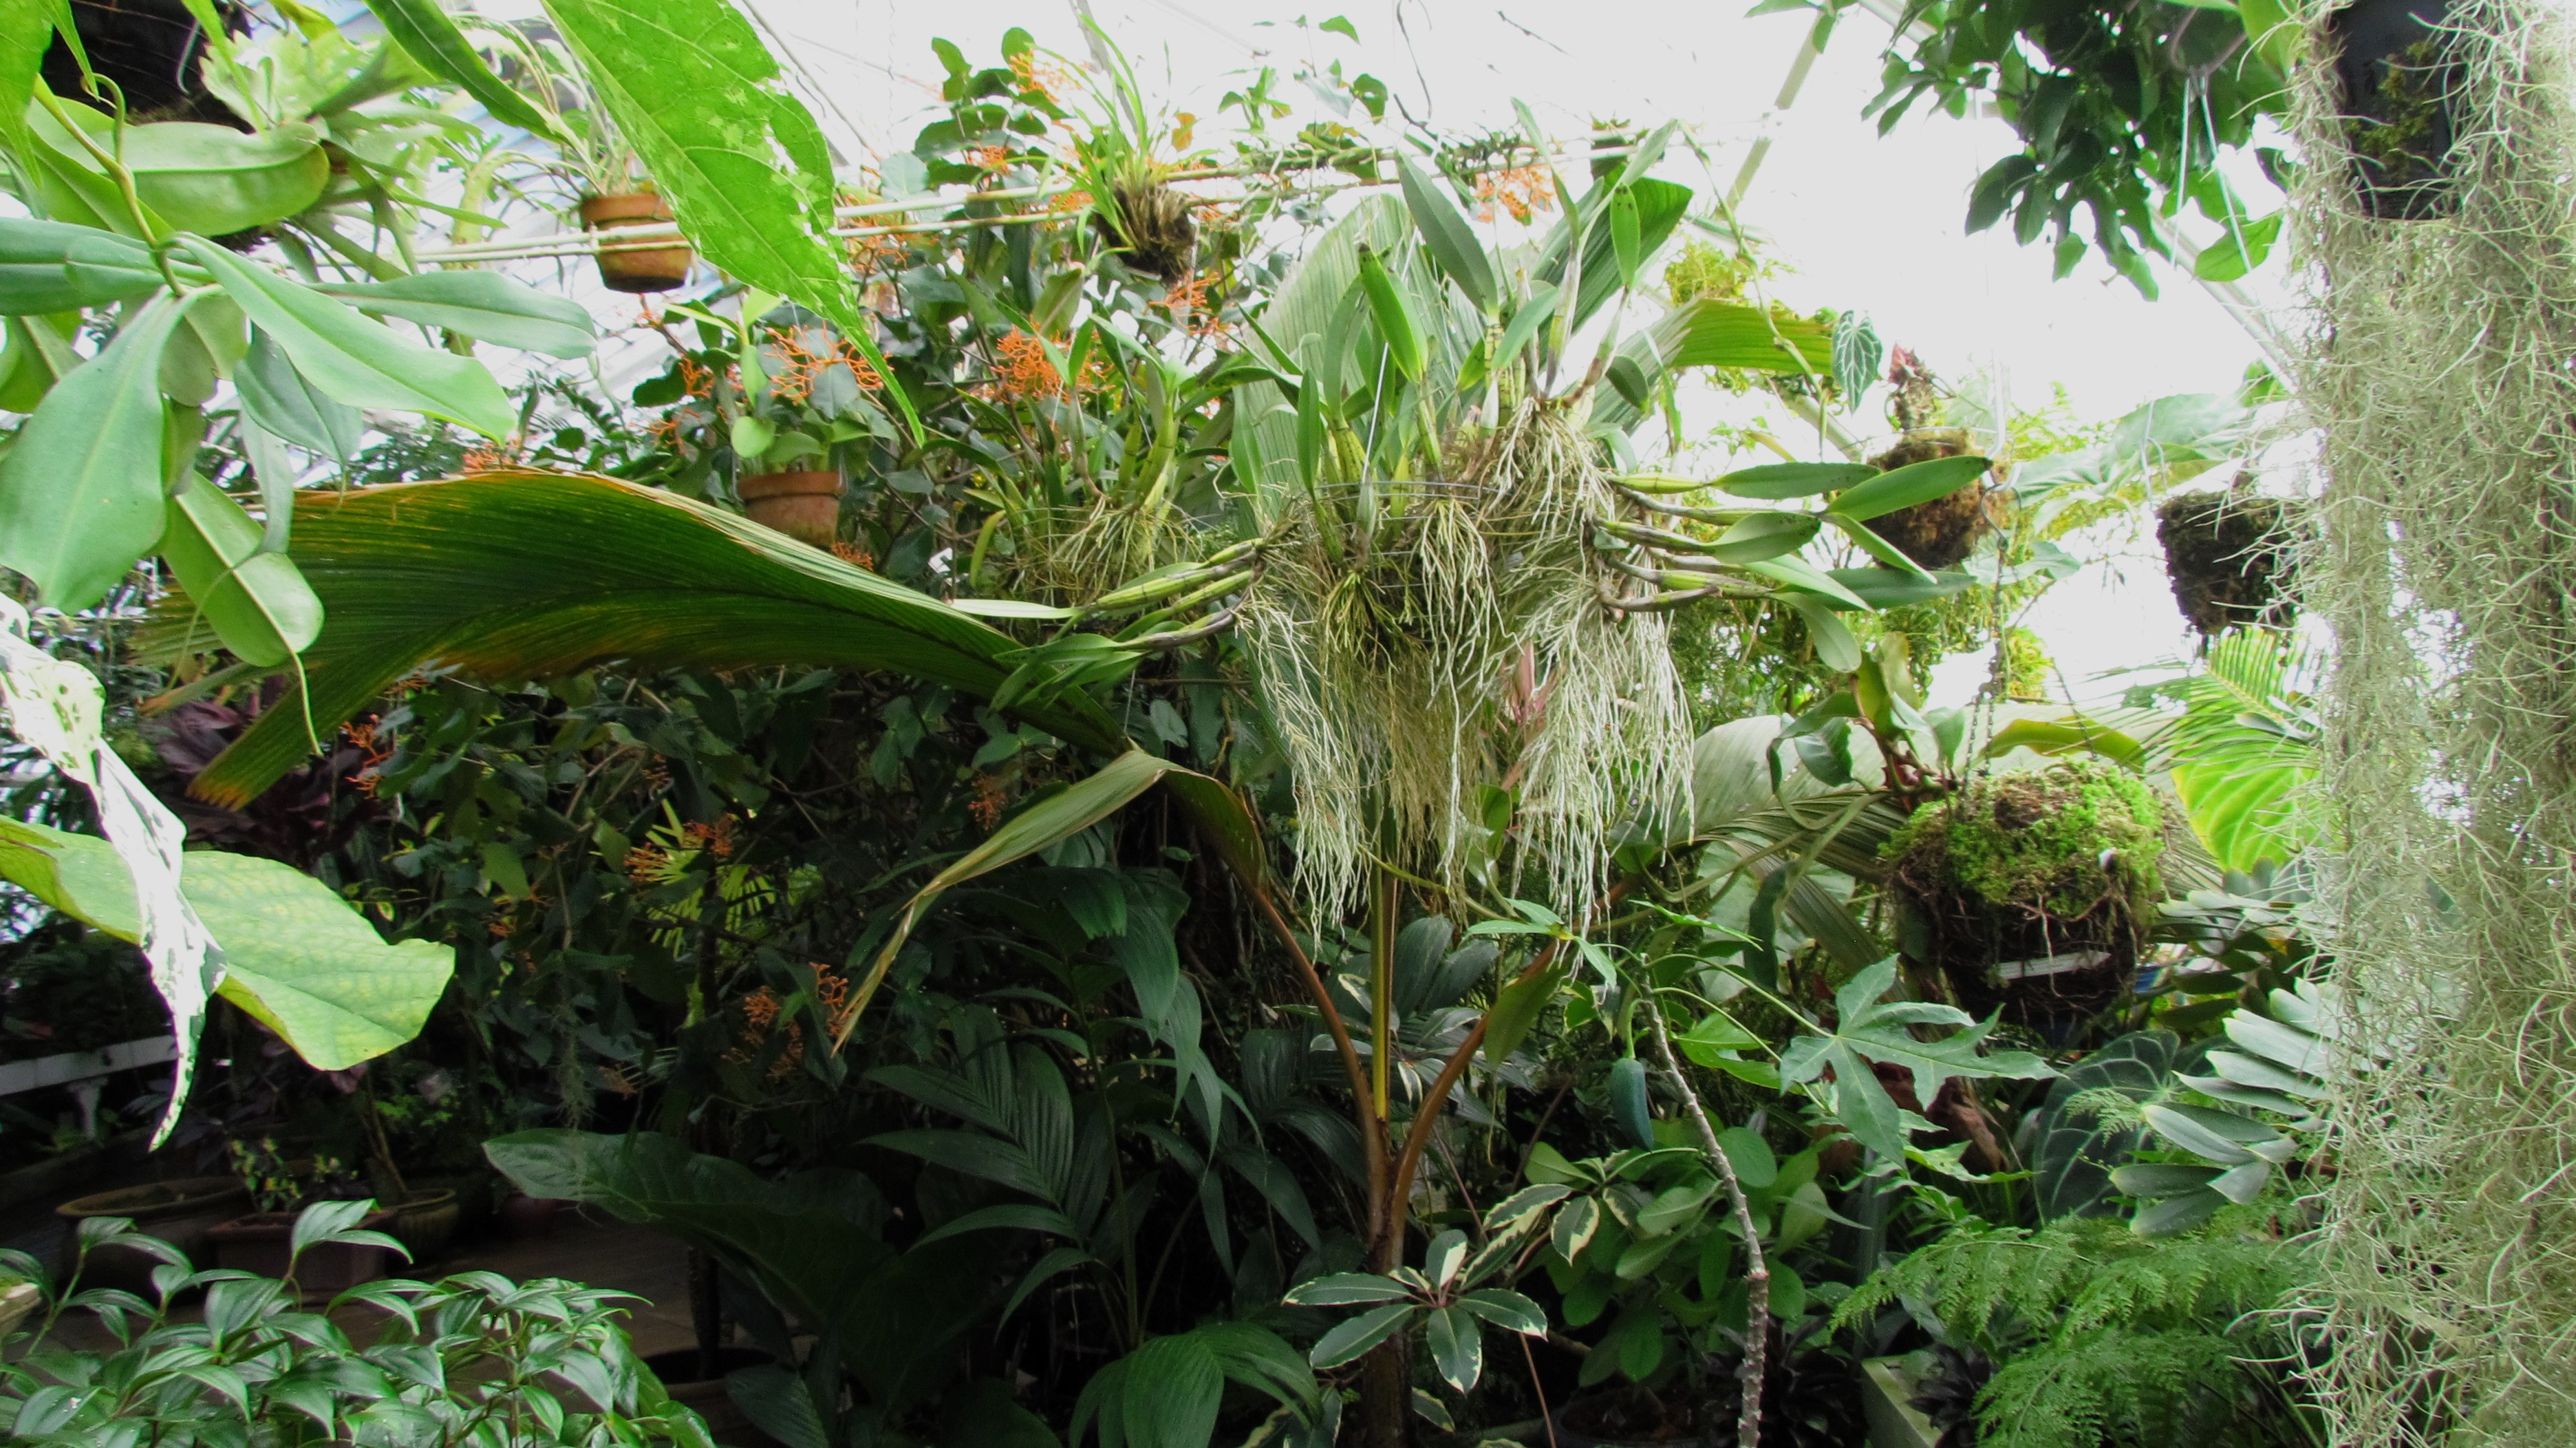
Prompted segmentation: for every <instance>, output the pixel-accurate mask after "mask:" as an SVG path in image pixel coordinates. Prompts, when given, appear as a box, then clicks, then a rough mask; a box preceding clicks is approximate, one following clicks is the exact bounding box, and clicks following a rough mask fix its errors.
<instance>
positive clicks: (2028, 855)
mask: <svg viewBox="0 0 2576 1448" xmlns="http://www.w3.org/2000/svg"><path fill="white" fill-rule="evenodd" d="M2163 853H2164V811H2163V808H2162V807H2161V806H2160V805H2159V804H2158V803H2157V801H2156V797H2155V794H2154V792H2153V791H2152V790H2150V789H2149V788H2148V787H2147V785H2146V784H2145V783H2144V782H2143V781H2141V780H2140V779H2138V778H2137V777H2136V776H2135V775H2132V774H2130V773H2128V772H2127V771H2126V770H2123V769H2121V768H2119V767H2118V766H2116V765H2112V764H2108V763H2104V762H2102V761H2099V760H2091V759H2085V760H2075V761H2070V762H2066V763H2061V764H2056V765H2052V766H2050V767H2049V768H2047V769H2043V770H2036V771H2029V772H2021V773H2012V774H1990V775H1983V776H1980V777H1977V778H1975V779H1972V780H1970V781H1968V782H1967V783H1966V784H1965V785H1963V786H1961V787H1960V789H1959V790H1958V791H1957V792H1956V793H1954V794H1952V795H1949V796H1948V797H1946V798H1943V799H1937V800H1934V801H1932V802H1930V803H1928V804H1926V805H1924V806H1923V807H1921V808H1920V809H1918V810H1916V811H1915V812H1914V816H1913V818H1911V819H1909V820H1907V821H1906V823H1905V826H1904V827H1903V828H1902V829H1900V830H1898V831H1897V832H1896V833H1895V834H1894V835H1893V836H1891V837H1890V838H1889V840H1888V842H1887V845H1886V848H1885V851H1884V854H1885V857H1886V858H1887V859H1888V860H1889V861H1890V862H1891V865H1892V868H1891V871H1890V874H1891V878H1892V879H1893V880H1894V882H1895V884H1896V887H1897V895H1898V899H1899V902H1900V904H1901V906H1902V908H1903V912H1904V913H1903V919H1902V920H1901V922H1900V928H1901V931H1902V933H1901V935H1900V939H1901V941H1902V943H1903V945H1904V948H1905V953H1906V954H1907V955H1908V956H1911V957H1912V958H1914V959H1915V960H1916V961H1917V962H1918V963H1920V964H1923V965H1926V966H1930V967H1932V968H1933V969H1935V970H1938V971H1939V972H1940V973H1941V975H1942V976H1943V977H1944V978H1945V979H1946V980H1947V981H1948V982H1949V984H1950V988H1951V989H1952V990H1953V991H1954V992H1956V993H1957V995H1958V997H1959V1001H1960V1003H1961V1005H1963V1006H1964V1007H1965V1008H1966V1009H1968V1010H1969V1011H1970V1012H1972V1013H1974V1014H1976V1015H1979V1016H1984V1015H1988V1014H1990V1013H1992V1012H1993V1011H1995V1010H1996V1009H1998V1008H2000V1009H2001V1010H2002V1011H2003V1014H2004V1019H2006V1020H2008V1021H2011V1022H2013V1023H2015V1024H2017V1025H2023V1026H2028V1027H2030V1028H2032V1029H2034V1030H2038V1031H2041V1032H2043V1033H2044V1034H2047V1035H2050V1036H2051V1037H2052V1038H2062V1037H2064V1036H2065V1035H2066V1034H2068V1033H2070V1032H2071V1031H2072V1030H2073V1029H2074V1027H2075V1026H2077V1025H2078V1024H2080V1023H2081V1022H2083V1021H2084V1020H2085V1019H2087V1018H2089V1017H2091V1016H2092V1015H2094V1014H2095V1013H2097V1012H2099V1011H2100V1010H2102V1009H2103V1008H2104V1007H2106V1006H2108V1005H2110V1004H2112V1003H2113V1002H2114V1001H2117V1000H2119V999H2121V998H2122V997H2123V996H2125V995H2126V994H2127V993H2128V991H2129V989H2130V986H2131V983H2132V982H2133V981H2134V980H2135V979H2136V976H2137V967H2138V949H2139V945H2140V943H2141V941H2142V940H2143V939H2144V935H2145V931H2146V929H2147V927H2148V924H2149V922H2151V921H2152V920H2153V919H2154V916H2155V907H2156V901H2157V900H2158V899H2159V898H2161V897H2162V895H2163V892H2164V887H2163V882H2162V880H2161V878H2160V877H2159V875H2158V874H2157V869H2156V866H2157V861H2158V859H2159V858H2160V857H2161V856H2162V854H2163Z"/></svg>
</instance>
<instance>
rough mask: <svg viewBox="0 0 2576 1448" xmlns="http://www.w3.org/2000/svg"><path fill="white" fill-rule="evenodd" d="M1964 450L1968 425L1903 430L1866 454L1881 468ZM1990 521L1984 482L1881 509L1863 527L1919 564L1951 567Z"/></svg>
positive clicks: (1963, 453)
mask: <svg viewBox="0 0 2576 1448" xmlns="http://www.w3.org/2000/svg"><path fill="white" fill-rule="evenodd" d="M1967 455H1968V433H1967V429H1965V428H1957V427H1924V428H1916V429H1914V430H1912V431H1910V432H1908V433H1906V434H1905V436H1904V437H1903V438H1901V439H1899V440H1898V442H1897V444H1896V446H1894V447H1892V448H1889V449H1888V450H1887V451H1885V452H1883V453H1880V454H1879V455H1878V456H1877V457H1874V458H1871V459H1870V460H1869V465H1870V466H1871V467H1874V468H1876V469H1878V470H1879V471H1880V472H1883V473H1886V472H1894V471H1895V470H1896V469H1898V468H1901V467H1907V466H1910V465H1912V464H1914V463H1928V462H1930V461H1932V460H1933V459H1934V458H1956V457H1966V456H1967ZM1993 525H1994V520H1993V518H1992V516H1991V515H1990V514H1989V512H1988V510H1987V507H1986V489H1985V485H1984V484H1983V483H1979V484H1977V485H1976V486H1974V487H1968V488H1961V489H1960V490H1959V491H1957V492H1955V493H1952V494H1950V495H1949V496H1948V497H1946V498H1934V499H1933V500H1932V501H1931V502H1928V503H1917V504H1915V505H1914V506H1913V507H1911V508H1899V509H1897V510H1896V511H1895V512H1893V513H1882V514H1880V515H1879V516H1878V517H1875V518H1872V519H1870V520H1869V521H1868V522H1867V523H1865V524H1863V525H1862V526H1863V527H1866V528H1868V529H1869V530H1870V531H1871V532H1873V533H1876V534H1877V535H1878V536H1880V537H1881V538H1884V539H1886V540H1887V541H1888V542H1890V543H1893V544H1895V545H1896V550H1897V551H1898V552H1900V553H1902V554H1904V555H1905V556H1906V557H1908V558H1911V559H1913V560H1914V561H1915V562H1916V563H1918V564H1920V565H1922V566H1923V567H1925V568H1928V569H1941V568H1953V567H1956V566H1957V565H1958V564H1959V562H1960V561H1961V560H1963V559H1965V558H1966V557H1967V556H1968V555H1969V554H1970V553H1973V552H1975V551H1976V548H1977V540H1978V539H1979V538H1982V537H1984V536H1985V534H1986V530H1987V529H1988V528H1990V527H1992V526H1993Z"/></svg>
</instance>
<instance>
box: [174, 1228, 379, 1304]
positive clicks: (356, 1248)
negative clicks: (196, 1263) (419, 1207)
mask: <svg viewBox="0 0 2576 1448" xmlns="http://www.w3.org/2000/svg"><path fill="white" fill-rule="evenodd" d="M299 1215H301V1214H300V1213H296V1212H253V1213H251V1214H250V1215H249V1216H247V1217H236V1218H234V1219H233V1220H231V1221H229V1222H225V1223H223V1224H222V1225H220V1226H216V1227H210V1228H208V1229H207V1231H206V1240H207V1241H208V1242H210V1243H212V1244H213V1246H214V1249H215V1265H216V1266H219V1267H230V1268H235V1269H237V1270H240V1271H243V1272H255V1273H257V1274H259V1275H260V1276H262V1277H277V1278H285V1277H286V1269H287V1264H288V1261H289V1260H290V1259H293V1261H294V1266H295V1276H294V1277H293V1278H292V1279H290V1280H292V1281H293V1282H294V1283H295V1285H296V1286H297V1287H298V1288H300V1289H301V1290H302V1291H303V1293H304V1295H305V1296H306V1297H307V1298H327V1297H337V1296H338V1295H340V1294H341V1293H343V1292H346V1291H348V1290H349V1289H350V1288H352V1287H355V1286H357V1285H359V1284H360V1283H362V1282H374V1281H376V1280H378V1279H380V1278H383V1277H386V1276H389V1275H391V1274H392V1272H393V1270H394V1267H395V1258H394V1254H393V1253H392V1252H390V1251H387V1250H386V1249H385V1248H382V1247H371V1246H360V1245H358V1244H356V1243H353V1242H320V1243H316V1244H315V1245H313V1246H311V1247H308V1248H306V1249H305V1251H304V1255H303V1256H302V1257H301V1258H295V1257H294V1246H295V1243H294V1238H295V1219H296V1217H297V1216H299ZM398 1215H399V1214H398V1213H396V1212H393V1211H390V1210H387V1209H383V1208H379V1209H378V1210H376V1211H372V1212H369V1213H367V1214H366V1215H365V1216H363V1217H360V1218H359V1219H358V1227H359V1229H360V1230H362V1231H369V1232H383V1231H388V1230H390V1229H391V1228H392V1227H393V1225H394V1221H395V1219H396V1217H397V1216H398Z"/></svg>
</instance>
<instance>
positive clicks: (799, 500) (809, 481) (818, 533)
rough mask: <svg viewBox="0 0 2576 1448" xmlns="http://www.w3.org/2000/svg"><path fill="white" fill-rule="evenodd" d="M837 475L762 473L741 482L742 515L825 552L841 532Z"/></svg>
mask: <svg viewBox="0 0 2576 1448" xmlns="http://www.w3.org/2000/svg"><path fill="white" fill-rule="evenodd" d="M841 487H842V484H841V475H840V474H839V473H837V472H819V471H816V472H795V473H762V474H760V475H759V476H757V477H750V478H745V479H743V480H742V483H741V485H740V488H739V491H740V492H741V493H742V504H743V511H745V512H747V513H749V514H751V521H753V522H755V523H759V524H761V525H763V526H765V527H770V528H775V529H777V530H778V531H779V532H781V533H784V534H786V535H787V536H788V537H790V538H793V539H795V540H797V541H798V542H800V543H811V544H813V545H814V546H815V547H817V548H829V547H831V546H832V540H833V539H834V538H837V537H839V536H840V532H841Z"/></svg>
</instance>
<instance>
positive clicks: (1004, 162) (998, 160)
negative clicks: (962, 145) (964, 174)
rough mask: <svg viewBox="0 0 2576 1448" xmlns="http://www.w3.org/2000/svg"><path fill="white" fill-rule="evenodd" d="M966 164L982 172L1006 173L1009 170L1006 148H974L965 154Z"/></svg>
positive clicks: (1009, 164) (1009, 150) (1009, 149)
mask: <svg viewBox="0 0 2576 1448" xmlns="http://www.w3.org/2000/svg"><path fill="white" fill-rule="evenodd" d="M966 164H968V165H970V166H973V167H976V168H977V169H979V170H984V171H1007V170H1009V169H1010V168H1011V148H1010V147H1008V146H974V147H970V148H968V150H967V152H966Z"/></svg>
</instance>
